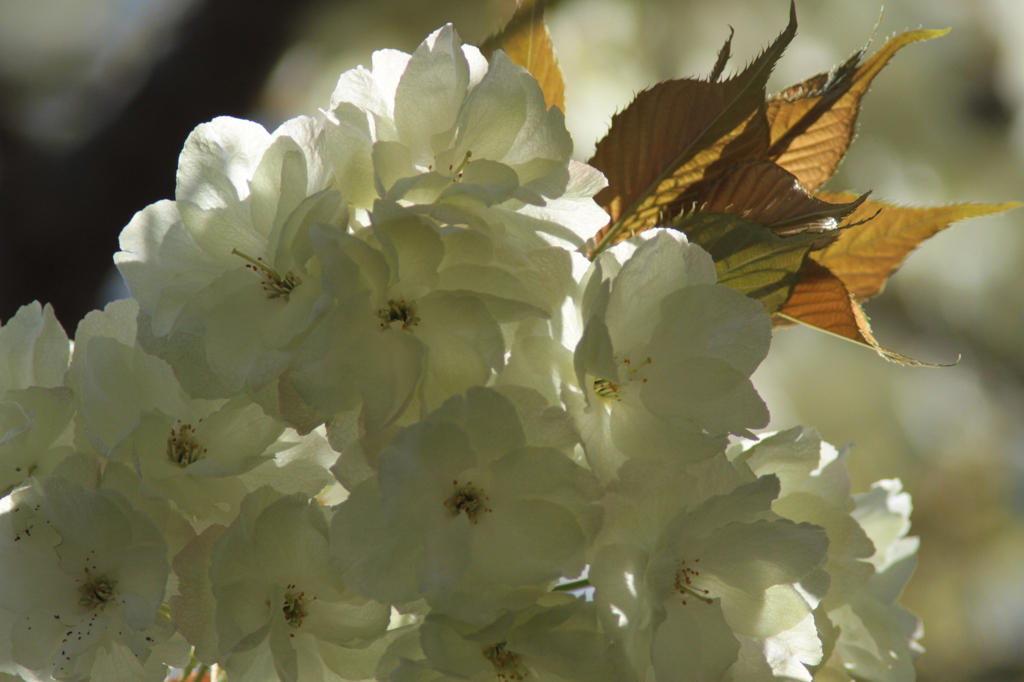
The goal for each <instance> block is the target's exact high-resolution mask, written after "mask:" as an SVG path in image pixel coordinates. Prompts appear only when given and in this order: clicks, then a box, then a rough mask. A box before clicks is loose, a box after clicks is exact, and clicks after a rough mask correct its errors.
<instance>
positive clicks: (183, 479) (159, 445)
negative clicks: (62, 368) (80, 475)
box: [68, 299, 285, 521]
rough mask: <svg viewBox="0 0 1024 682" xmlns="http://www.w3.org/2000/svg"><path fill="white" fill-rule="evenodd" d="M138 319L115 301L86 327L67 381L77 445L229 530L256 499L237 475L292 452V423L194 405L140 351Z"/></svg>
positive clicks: (236, 404) (239, 401) (216, 404)
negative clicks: (287, 429) (248, 498)
mask: <svg viewBox="0 0 1024 682" xmlns="http://www.w3.org/2000/svg"><path fill="white" fill-rule="evenodd" d="M137 310H138V306H137V304H136V303H135V301H134V300H131V299H128V300H124V301H116V302H114V303H111V304H110V305H108V306H107V308H106V310H104V311H103V312H98V311H97V312H93V313H90V314H89V315H87V316H86V318H85V320H83V321H82V323H81V324H80V325H79V329H78V334H77V335H76V337H75V339H76V342H75V353H74V357H73V359H72V362H71V370H70V372H69V375H68V383H69V385H70V386H71V387H72V388H73V389H74V391H75V399H76V402H77V404H78V408H79V419H78V425H77V427H78V432H79V436H78V446H79V448H80V449H81V450H86V449H89V448H91V449H93V450H95V451H96V452H99V453H100V454H103V455H107V456H110V457H112V458H114V459H116V460H119V461H123V462H125V463H127V464H130V465H131V466H132V467H133V468H134V469H135V470H136V471H138V472H139V475H140V476H141V477H142V486H143V490H144V491H146V492H147V493H148V494H151V495H154V494H155V495H158V496H160V497H164V498H169V499H172V500H174V501H175V503H176V504H177V505H178V508H179V509H181V510H182V511H184V512H186V513H187V514H188V515H189V516H193V517H197V518H199V519H209V520H224V521H230V519H231V518H233V515H234V511H235V510H237V508H238V503H239V502H240V501H241V499H242V497H244V496H245V494H246V493H247V492H249V488H248V487H247V486H246V485H244V484H243V483H242V482H241V481H240V480H239V479H238V475H239V474H242V473H245V472H246V471H248V470H250V469H252V468H253V467H255V466H257V465H259V464H262V463H263V462H265V461H267V460H268V459H271V458H273V456H274V452H275V450H276V449H283V447H285V446H282V445H278V444H277V441H278V437H279V436H281V435H282V432H283V431H284V424H282V423H281V422H279V421H277V420H276V419H274V418H272V417H269V416H267V415H266V414H264V412H263V410H262V409H261V408H260V407H259V406H258V405H256V404H254V403H253V402H252V401H251V400H250V399H249V398H247V397H245V396H238V397H236V398H233V399H231V400H230V401H224V400H216V401H214V400H197V399H192V398H190V397H189V396H188V395H187V394H186V393H185V392H184V391H183V390H182V388H181V386H180V385H179V383H178V381H177V379H176V378H175V376H174V373H173V372H172V371H171V368H170V366H168V364H167V363H166V362H164V361H163V360H161V359H160V358H158V357H155V356H152V355H148V354H146V353H145V352H143V351H142V349H141V348H139V346H138V344H137V343H135V313H136V312H137ZM226 510H230V515H229V516H226V518H225V512H226Z"/></svg>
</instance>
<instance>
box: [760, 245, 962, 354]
mask: <svg viewBox="0 0 1024 682" xmlns="http://www.w3.org/2000/svg"><path fill="white" fill-rule="evenodd" d="M774 317H775V320H776V324H777V326H778V325H779V324H780V318H781V324H785V323H794V322H800V323H803V324H806V325H809V326H811V327H815V328H816V329H820V330H822V331H825V332H828V333H830V334H835V335H836V336H840V337H842V338H844V339H848V340H850V341H853V342H855V343H859V344H862V345H864V346H868V347H869V348H872V349H874V350H875V352H877V353H878V354H879V355H881V356H882V357H884V358H887V359H889V360H892V361H894V362H899V363H902V364H906V365H915V366H919V367H943V366H945V365H931V364H928V363H925V362H919V361H917V360H913V359H911V358H908V357H906V356H904V355H900V354H899V353H894V352H893V351H891V350H886V349H885V348H882V347H881V346H880V345H878V342H877V341H875V337H874V336H873V335H872V334H871V325H870V324H868V318H867V315H865V314H864V310H863V309H861V307H860V303H858V302H857V301H856V300H854V298H853V297H852V296H851V295H850V293H849V292H848V291H847V290H846V285H844V284H843V282H842V280H840V279H839V278H838V277H836V276H835V275H834V274H832V272H831V271H830V270H829V269H828V268H826V267H825V266H823V265H820V264H819V263H816V262H815V261H813V260H809V261H807V266H806V267H805V268H804V273H803V277H802V278H801V279H800V283H799V284H797V285H796V287H795V288H794V289H793V294H792V296H790V297H789V300H788V301H786V304H785V305H784V306H782V309H781V310H780V311H779V312H778V313H777V314H776V315H775V316H774Z"/></svg>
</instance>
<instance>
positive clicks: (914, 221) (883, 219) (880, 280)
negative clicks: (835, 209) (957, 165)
mask: <svg viewBox="0 0 1024 682" xmlns="http://www.w3.org/2000/svg"><path fill="white" fill-rule="evenodd" d="M815 196H817V197H818V198H819V199H822V200H823V201H828V202H837V203H842V202H847V201H851V200H853V199H856V195H855V194H850V193H847V192H819V193H817V194H816V195H815ZM1020 205H1021V204H1020V203H1018V202H1013V201H1011V202H1006V203H1002V204H950V205H947V206H934V207H928V208H915V207H910V206H895V205H893V204H887V203H884V202H881V201H864V202H863V203H861V204H860V206H859V207H857V209H856V210H855V211H854V212H853V213H852V214H851V215H850V216H849V220H850V222H851V223H857V222H860V221H864V220H866V221H867V222H865V223H863V224H861V225H854V226H852V227H849V228H847V229H845V230H843V231H842V233H841V234H840V235H839V237H838V238H837V239H836V240H835V241H834V242H833V243H832V244H830V245H829V246H827V247H825V248H824V249H822V250H821V251H815V252H814V253H812V254H811V258H813V259H814V260H816V261H817V262H818V263H821V264H822V265H824V266H826V267H827V268H828V269H829V270H830V271H831V272H832V273H833V274H835V276H836V277H838V278H839V279H840V280H842V282H843V284H845V285H846V287H847V289H849V291H850V294H851V295H853V296H855V297H856V298H857V299H859V300H864V299H868V298H871V297H872V296H874V295H876V294H878V293H879V292H881V291H882V287H884V286H885V283H886V281H887V280H888V279H889V277H890V275H892V274H893V273H894V272H895V271H896V270H897V269H898V268H899V267H900V265H902V264H903V261H904V260H906V258H907V256H908V255H910V252H911V251H913V250H914V249H916V248H917V247H918V246H919V245H920V244H921V242H923V241H924V240H925V239H928V238H929V237H931V236H932V235H934V234H935V233H936V232H939V231H940V230H943V229H945V228H946V227H948V226H949V225H950V224H951V223H953V222H956V221H957V220H963V219H964V218H973V217H976V216H983V215H989V214H991V213H1000V212H1002V211H1008V210H1010V209H1011V208H1016V207H1017V206H1020ZM875 214H877V216H875V217H874V218H872V216H873V215H875Z"/></svg>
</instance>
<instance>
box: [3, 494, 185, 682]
mask: <svg viewBox="0 0 1024 682" xmlns="http://www.w3.org/2000/svg"><path fill="white" fill-rule="evenodd" d="M0 545H2V548H0V584H3V586H4V589H3V590H0V609H2V610H3V611H5V612H7V613H8V614H11V615H13V616H14V617H13V618H11V619H8V621H7V622H8V623H9V625H10V632H9V636H10V642H11V655H12V657H13V662H14V663H16V664H18V665H20V666H23V667H24V668H26V669H28V670H32V671H36V672H38V673H40V674H42V675H44V676H46V675H52V676H53V677H55V678H57V679H67V680H84V679H89V678H90V675H93V676H96V675H101V676H102V679H112V680H143V679H146V680H157V681H158V680H161V679H163V672H164V668H163V666H162V665H161V661H160V660H159V659H157V660H153V659H152V658H151V657H150V654H151V651H152V650H153V649H154V647H156V646H158V645H159V644H162V643H163V642H165V641H166V640H167V639H168V638H169V637H170V636H171V634H172V631H171V629H170V628H169V624H168V623H167V622H166V621H165V620H164V619H163V617H161V616H160V615H159V614H158V613H157V609H158V608H159V606H160V604H161V602H162V601H163V596H164V589H165V587H166V584H167V578H168V573H169V570H170V566H169V565H168V563H167V545H166V543H165V541H164V538H163V536H162V534H161V533H160V532H159V531H158V530H157V528H156V526H155V525H154V524H153V522H152V521H151V520H150V519H149V517H148V516H146V515H145V514H144V513H142V512H140V511H137V510H136V509H134V508H133V507H132V506H131V504H130V503H129V502H128V501H127V500H126V499H125V497H124V496H122V495H121V494H119V493H117V492H114V491H112V490H108V489H97V488H83V487H81V486H79V485H77V484H74V483H71V482H69V481H67V480H65V479H64V478H62V477H60V476H49V477H47V478H45V479H43V480H42V481H37V480H36V479H30V481H29V482H28V483H26V484H25V485H24V486H22V487H21V488H18V489H17V490H15V491H14V492H13V493H12V494H11V495H10V496H9V497H8V498H6V499H5V500H4V503H3V510H2V512H0ZM5 634H6V633H5ZM101 670H106V671H108V674H107V675H105V676H104V675H103V673H101V672H100V671H101ZM113 670H118V671H119V672H118V674H117V675H116V676H114V675H113V674H112V673H110V671H113ZM93 679H99V677H94V678H93Z"/></svg>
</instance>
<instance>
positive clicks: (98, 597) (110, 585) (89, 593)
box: [78, 568, 117, 610]
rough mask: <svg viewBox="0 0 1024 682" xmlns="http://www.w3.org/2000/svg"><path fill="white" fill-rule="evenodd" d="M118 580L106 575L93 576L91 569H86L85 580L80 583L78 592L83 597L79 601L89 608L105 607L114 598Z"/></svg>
mask: <svg viewBox="0 0 1024 682" xmlns="http://www.w3.org/2000/svg"><path fill="white" fill-rule="evenodd" d="M115 587H117V581H116V580H111V579H110V578H108V577H106V576H105V575H100V576H93V575H92V574H91V573H90V572H89V569H88V568H87V569H85V582H84V583H82V584H81V585H79V587H78V593H79V594H80V595H81V598H80V599H79V600H78V603H79V604H81V605H82V606H85V607H86V608H89V609H97V608H98V609H101V610H102V609H103V607H104V606H105V605H106V604H107V602H110V601H112V600H113V599H114V588H115Z"/></svg>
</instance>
